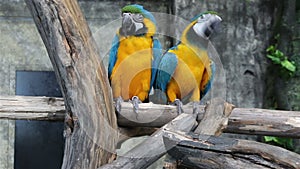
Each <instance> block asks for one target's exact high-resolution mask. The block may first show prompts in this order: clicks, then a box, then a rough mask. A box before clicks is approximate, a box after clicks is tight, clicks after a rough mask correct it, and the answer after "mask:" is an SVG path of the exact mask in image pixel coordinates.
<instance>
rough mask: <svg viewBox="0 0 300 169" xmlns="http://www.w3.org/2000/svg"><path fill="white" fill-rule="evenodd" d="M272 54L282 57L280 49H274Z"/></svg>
mask: <svg viewBox="0 0 300 169" xmlns="http://www.w3.org/2000/svg"><path fill="white" fill-rule="evenodd" d="M274 55H275V56H276V57H278V58H283V57H284V54H283V53H282V52H281V51H280V50H276V51H275V53H274Z"/></svg>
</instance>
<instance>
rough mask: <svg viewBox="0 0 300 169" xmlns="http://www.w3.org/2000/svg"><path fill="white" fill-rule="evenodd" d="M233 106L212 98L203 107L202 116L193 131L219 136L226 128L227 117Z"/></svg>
mask: <svg viewBox="0 0 300 169" xmlns="http://www.w3.org/2000/svg"><path fill="white" fill-rule="evenodd" d="M233 108H234V106H233V105H231V104H229V103H226V102H225V101H224V100H222V99H219V98H217V99H213V100H211V102H209V104H208V105H207V106H206V107H205V113H204V116H203V118H202V120H201V122H200V124H199V125H198V127H197V128H196V130H195V131H194V132H195V133H196V134H206V135H215V136H219V135H221V134H222V132H223V130H224V129H226V128H227V124H228V118H229V116H230V114H231V112H232V109H233Z"/></svg>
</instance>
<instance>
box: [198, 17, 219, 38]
mask: <svg viewBox="0 0 300 169" xmlns="http://www.w3.org/2000/svg"><path fill="white" fill-rule="evenodd" d="M221 22H222V19H221V17H219V16H218V15H210V17H209V19H208V20H207V21H205V22H204V23H197V24H196V25H195V26H194V30H195V32H196V33H197V34H198V35H200V36H202V37H203V38H205V39H209V38H210V37H211V35H212V34H213V32H216V29H217V28H218V27H219V25H220V23H221Z"/></svg>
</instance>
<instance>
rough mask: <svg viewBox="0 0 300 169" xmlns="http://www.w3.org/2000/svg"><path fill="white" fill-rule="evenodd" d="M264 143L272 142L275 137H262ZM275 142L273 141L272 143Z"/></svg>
mask: <svg viewBox="0 0 300 169" xmlns="http://www.w3.org/2000/svg"><path fill="white" fill-rule="evenodd" d="M264 139H265V142H270V141H274V139H275V137H272V136H264ZM274 142H275V141H274Z"/></svg>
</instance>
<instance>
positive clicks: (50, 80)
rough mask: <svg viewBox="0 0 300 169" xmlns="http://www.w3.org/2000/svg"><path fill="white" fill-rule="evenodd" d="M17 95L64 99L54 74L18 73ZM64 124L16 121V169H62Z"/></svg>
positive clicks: (45, 72)
mask: <svg viewBox="0 0 300 169" xmlns="http://www.w3.org/2000/svg"><path fill="white" fill-rule="evenodd" d="M16 95H23V96H48V97H62V94H61V92H60V88H59V85H58V83H57V81H56V77H55V74H54V72H50V71H17V72H16ZM63 128H64V124H63V122H49V121H28V120H16V128H15V164H14V165H15V169H25V168H26V169H59V168H61V165H62V160H63V150H64V138H63Z"/></svg>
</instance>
